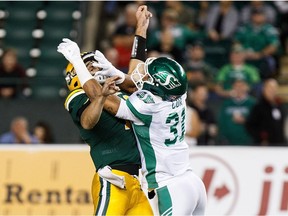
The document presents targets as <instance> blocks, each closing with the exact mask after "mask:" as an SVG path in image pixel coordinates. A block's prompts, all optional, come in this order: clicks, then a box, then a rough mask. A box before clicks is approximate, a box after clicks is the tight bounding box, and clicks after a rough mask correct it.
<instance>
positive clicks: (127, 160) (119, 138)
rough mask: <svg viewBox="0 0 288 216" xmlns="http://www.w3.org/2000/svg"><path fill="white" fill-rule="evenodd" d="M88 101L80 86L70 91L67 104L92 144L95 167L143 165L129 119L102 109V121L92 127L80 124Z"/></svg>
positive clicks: (85, 139)
mask: <svg viewBox="0 0 288 216" xmlns="http://www.w3.org/2000/svg"><path fill="white" fill-rule="evenodd" d="M118 96H119V97H121V98H124V96H125V95H124V94H122V93H121V94H119V95H118ZM89 104H90V101H89V98H88V96H87V95H86V94H85V92H84V90H83V89H77V90H75V91H73V92H71V93H70V94H69V95H68V97H67V99H66V101H65V108H66V110H68V111H69V113H70V115H71V117H72V119H73V122H74V124H75V125H76V126H77V127H78V129H79V131H80V135H81V137H82V139H83V140H84V141H85V142H86V143H87V144H88V145H89V146H90V155H91V157H92V160H93V162H94V165H95V167H96V169H97V170H98V169H99V168H102V167H104V166H106V165H109V166H118V165H125V164H139V165H140V155H139V151H138V149H137V144H136V139H135V137H134V133H133V131H132V129H131V128H130V126H129V122H127V121H125V120H122V119H118V118H116V117H114V116H112V115H111V114H109V113H108V112H106V111H105V110H103V111H102V114H101V117H100V119H99V122H98V123H97V124H96V125H95V127H94V128H93V129H91V130H86V129H84V128H83V127H82V126H81V123H80V117H81V114H82V112H83V111H84V110H85V108H86V107H87V106H88V105H89Z"/></svg>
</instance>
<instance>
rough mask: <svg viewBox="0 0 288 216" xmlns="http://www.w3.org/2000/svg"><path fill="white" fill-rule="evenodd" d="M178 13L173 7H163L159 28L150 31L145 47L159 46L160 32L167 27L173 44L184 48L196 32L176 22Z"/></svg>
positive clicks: (193, 38) (194, 36) (196, 35)
mask: <svg viewBox="0 0 288 216" xmlns="http://www.w3.org/2000/svg"><path fill="white" fill-rule="evenodd" d="M178 19H179V15H178V13H177V11H175V10H174V9H165V10H164V11H163V13H162V15H161V19H160V25H161V26H160V28H158V29H156V30H154V31H152V32H151V33H150V35H149V36H148V37H147V47H148V49H149V50H150V49H151V47H156V46H159V44H160V43H161V32H165V31H166V30H167V29H169V30H170V31H171V32H172V35H173V38H174V45H175V46H176V47H177V48H179V49H181V50H185V47H186V45H187V44H188V43H192V42H193V40H195V39H196V38H197V37H199V35H198V33H197V32H195V31H192V30H191V29H189V28H188V27H187V26H185V25H181V24H179V22H178Z"/></svg>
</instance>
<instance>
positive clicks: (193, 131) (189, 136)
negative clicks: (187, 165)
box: [185, 106, 201, 146]
mask: <svg viewBox="0 0 288 216" xmlns="http://www.w3.org/2000/svg"><path fill="white" fill-rule="evenodd" d="M186 115H187V117H186V122H185V124H186V133H185V141H186V143H187V144H188V145H189V146H195V145H197V138H198V136H199V135H200V133H201V122H200V118H199V115H198V113H197V111H196V110H195V109H193V108H192V107H189V106H188V107H187V112H186Z"/></svg>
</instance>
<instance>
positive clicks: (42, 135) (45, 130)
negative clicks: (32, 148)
mask: <svg viewBox="0 0 288 216" xmlns="http://www.w3.org/2000/svg"><path fill="white" fill-rule="evenodd" d="M33 133H34V136H35V137H36V138H37V139H38V141H39V143H42V144H49V143H53V142H54V138H53V135H52V131H51V128H50V126H49V125H48V124H47V123H46V122H42V121H39V122H37V123H36V125H35V127H34V129H33Z"/></svg>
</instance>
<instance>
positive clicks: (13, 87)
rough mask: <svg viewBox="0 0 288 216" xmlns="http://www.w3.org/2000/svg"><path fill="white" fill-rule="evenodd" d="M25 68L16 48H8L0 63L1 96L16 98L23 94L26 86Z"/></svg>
mask: <svg viewBox="0 0 288 216" xmlns="http://www.w3.org/2000/svg"><path fill="white" fill-rule="evenodd" d="M25 76H26V75H25V70H24V68H23V67H22V66H21V65H20V64H19V63H18V59H17V53H16V51H15V50H14V49H7V50H6V51H5V52H4V53H3V55H2V59H1V64H0V79H1V80H2V81H1V83H0V97H2V98H15V97H18V96H20V95H21V93H22V90H23V88H24V87H25V82H24V80H23V79H24V78H25Z"/></svg>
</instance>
